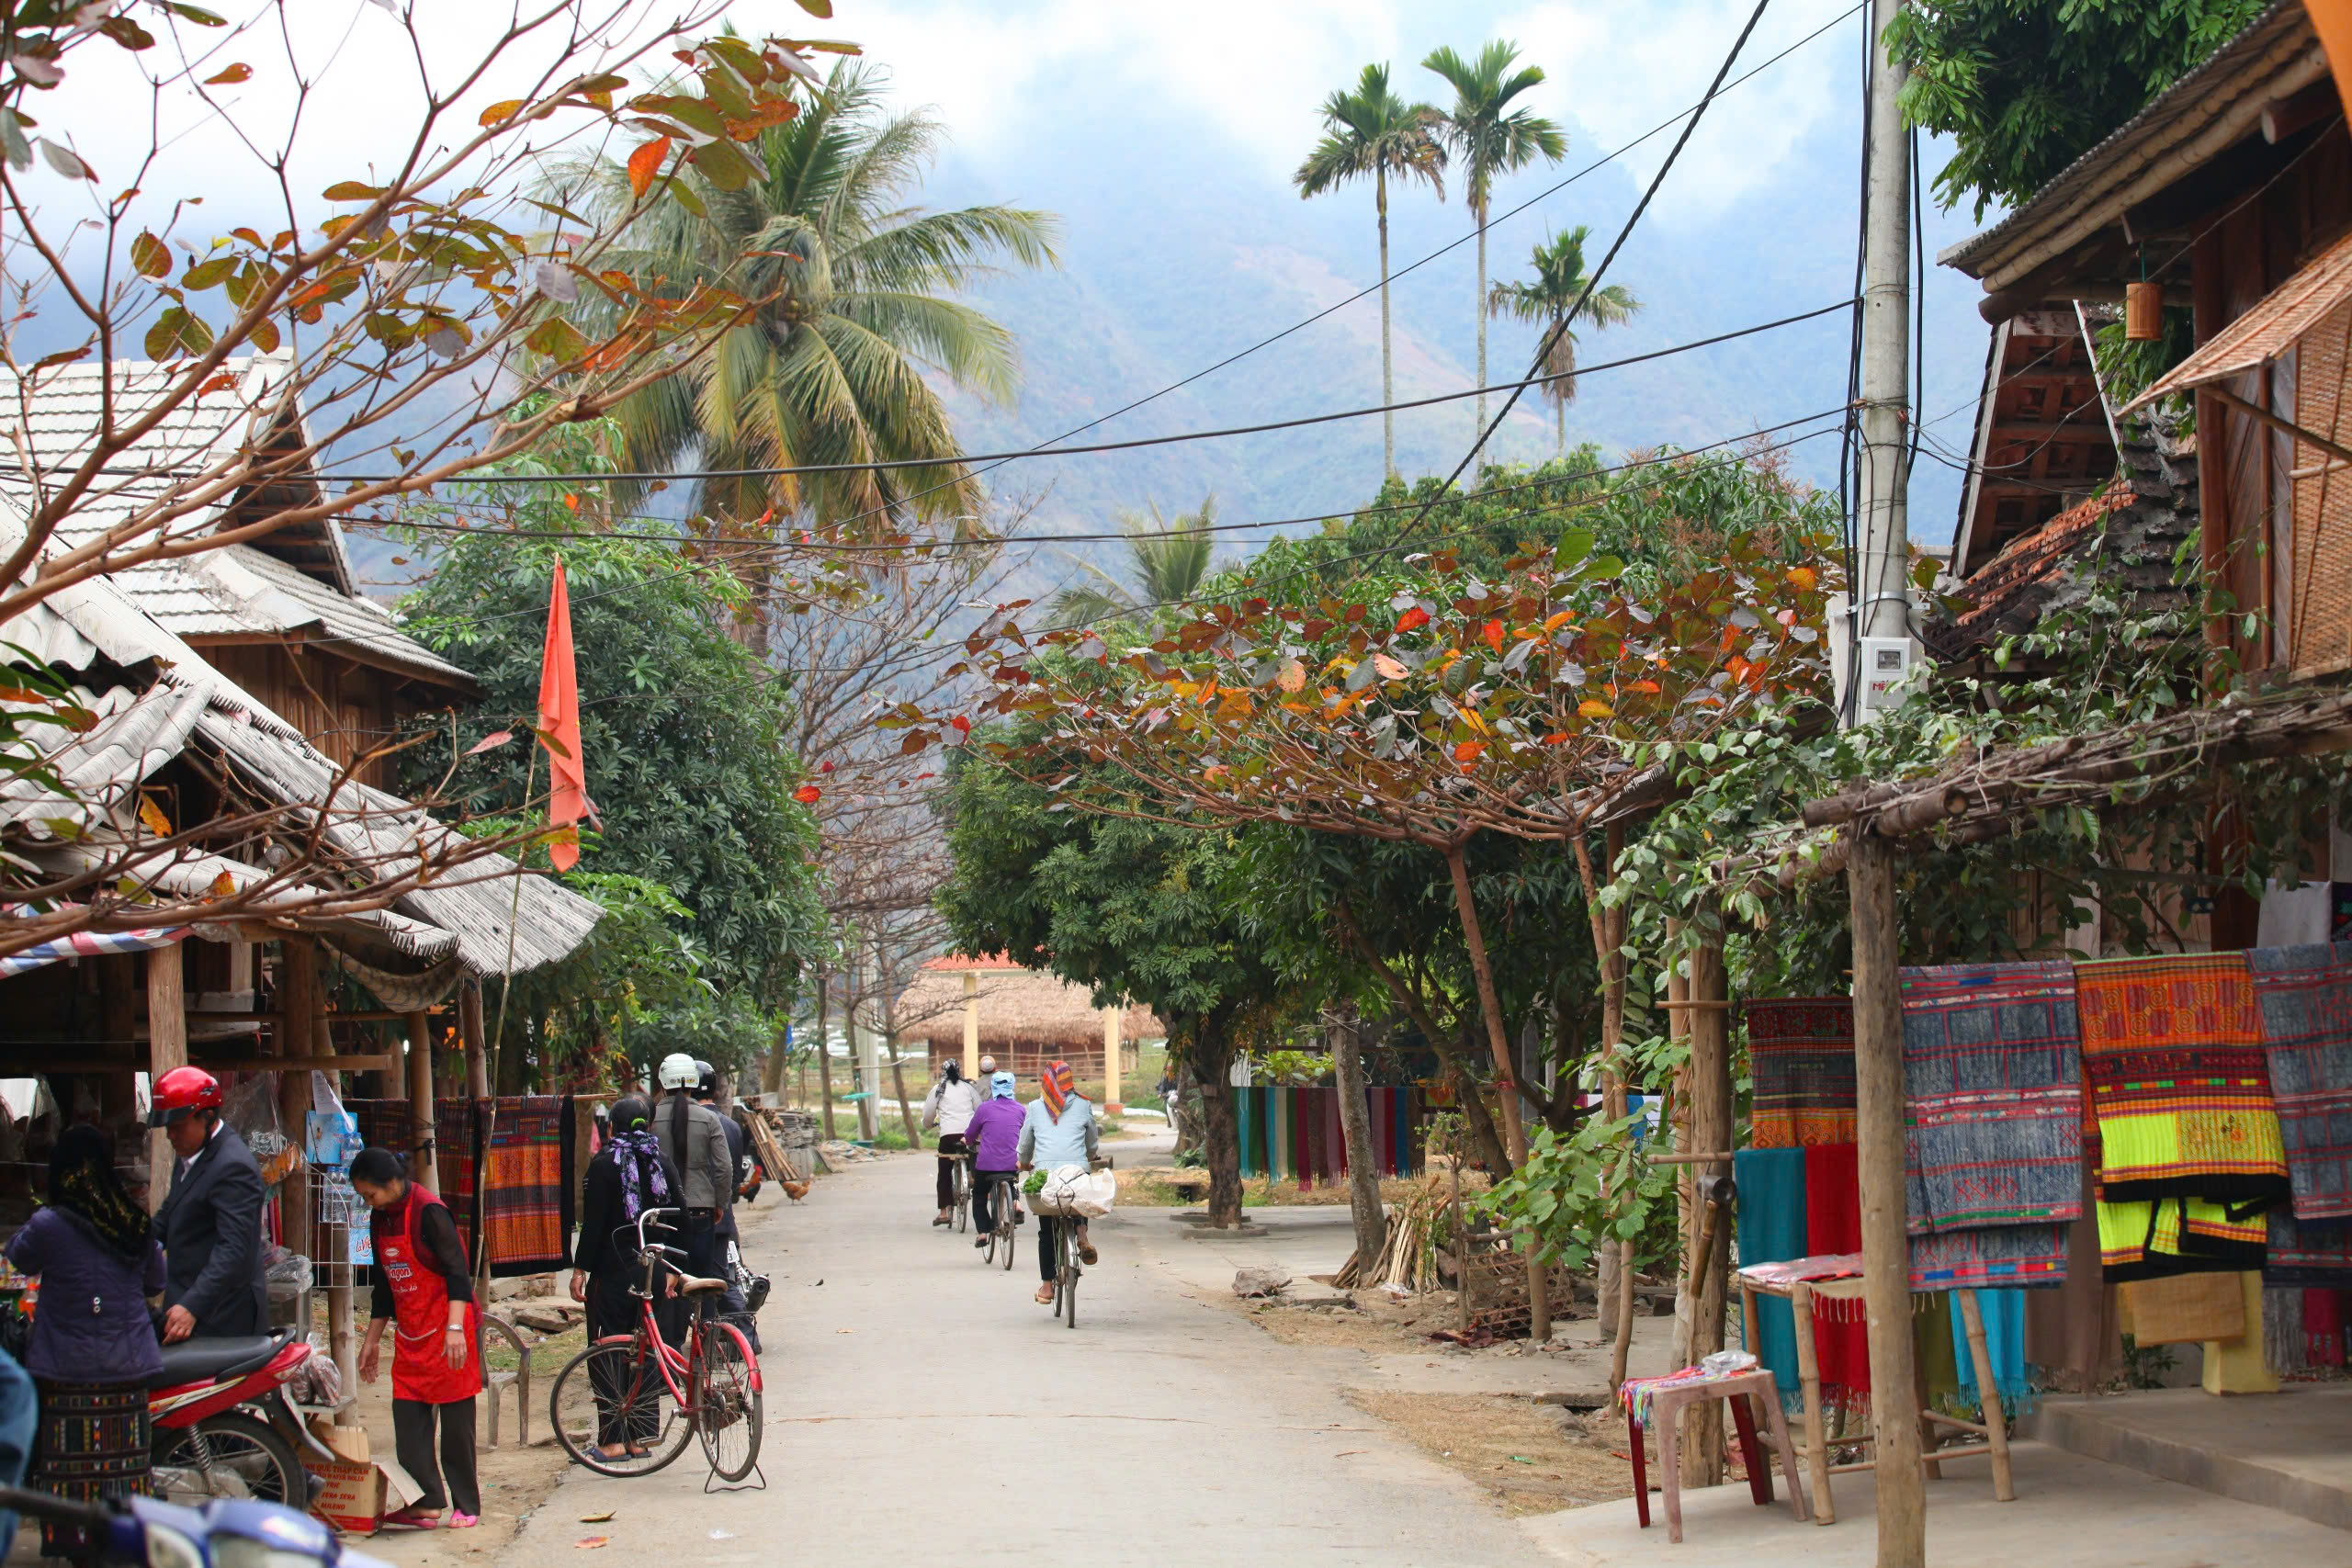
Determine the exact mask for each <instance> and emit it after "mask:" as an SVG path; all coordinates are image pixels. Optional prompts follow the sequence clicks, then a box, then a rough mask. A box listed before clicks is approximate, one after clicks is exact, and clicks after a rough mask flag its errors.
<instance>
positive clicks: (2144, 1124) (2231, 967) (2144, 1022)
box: [2075, 953, 2289, 1266]
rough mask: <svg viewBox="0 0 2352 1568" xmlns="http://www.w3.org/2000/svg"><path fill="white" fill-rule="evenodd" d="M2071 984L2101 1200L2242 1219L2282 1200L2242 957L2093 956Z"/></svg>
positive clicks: (2256, 1015)
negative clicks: (2228, 1212) (2168, 1201)
mask: <svg viewBox="0 0 2352 1568" xmlns="http://www.w3.org/2000/svg"><path fill="white" fill-rule="evenodd" d="M2075 992H2076V996H2077V998H2078V1000H2079V1003H2080V1010H2081V1020H2082V1038H2083V1077H2084V1083H2085V1087H2086V1089H2087V1090H2088V1092H2089V1094H2090V1096H2091V1103H2092V1110H2093V1113H2094V1114H2095V1115H2096V1116H2097V1117H2098V1130H2099V1144H2100V1168H2099V1192H2100V1196H2101V1197H2102V1198H2103V1199H2105V1200H2106V1201H2109V1202H2110V1203H2129V1202H2136V1201H2141V1200H2145V1199H2156V1198H2193V1199H2205V1200H2210V1201H2213V1202H2217V1203H2227V1204H2231V1205H2233V1207H2236V1208H2237V1209H2238V1210H2239V1211H2240V1213H2241V1214H2242V1215H2243V1214H2245V1213H2259V1212H2260V1211H2261V1210H2262V1209H2265V1208H2267V1207H2268V1206H2269V1205H2271V1204H2272V1203H2275V1202H2282V1201H2286V1200H2287V1198H2288V1196H2289V1189H2288V1182H2287V1154H2286V1149H2285V1147H2284V1146H2283V1145H2282V1144H2281V1142H2280V1139H2279V1131H2278V1111H2276V1110H2274V1109H2273V1108H2272V1104H2271V1099H2270V1067H2269V1064H2268V1062H2267V1059H2266V1056H2265V1055H2264V1050H2263V1043H2262V1024H2261V1015H2260V1011H2259V1010H2258V1009H2257V1008H2256V1005H2255V999H2254V980H2253V976H2252V974H2251V972H2250V971H2249V970H2248V969H2247V968H2246V961H2245V953H2171V954H2166V955H2164V956H2161V957H2155V958H2109V959H2101V960H2098V961H2096V962H2092V963H2086V964H2078V965H2076V966H2075ZM2257 1266H2258V1265H2257Z"/></svg>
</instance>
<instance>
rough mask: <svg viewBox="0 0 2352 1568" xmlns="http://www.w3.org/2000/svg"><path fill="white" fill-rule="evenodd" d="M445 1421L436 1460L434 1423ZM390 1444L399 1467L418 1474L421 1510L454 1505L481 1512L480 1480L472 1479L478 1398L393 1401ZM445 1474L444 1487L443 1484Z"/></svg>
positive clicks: (477, 1512)
mask: <svg viewBox="0 0 2352 1568" xmlns="http://www.w3.org/2000/svg"><path fill="white" fill-rule="evenodd" d="M436 1416H437V1417H439V1419H440V1423H441V1453H440V1460H439V1462H438V1463H435V1459H434V1452H433V1424H434V1420H435V1417H436ZM392 1448H393V1450H394V1451H395V1452H397V1453H398V1454H399V1455H400V1461H401V1469H402V1470H405V1471H407V1472H409V1474H411V1475H413V1476H414V1477H415V1478H416V1483H417V1484H418V1485H419V1486H422V1487H423V1488H424V1495H423V1496H422V1497H419V1498H418V1499H417V1500H416V1506H418V1507H420V1508H441V1507H454V1508H456V1509H457V1510H458V1512H459V1513H461V1514H473V1515H477V1516H479V1515H480V1514H481V1482H479V1481H478V1480H476V1479H475V1477H474V1402H473V1401H472V1400H470V1399H458V1400H452V1401H450V1402H449V1403H448V1404H425V1403H424V1401H423V1400H421V1399H395V1400H393V1401H392ZM445 1476H446V1477H447V1482H448V1485H447V1490H446V1491H445V1490H444V1489H443V1485H442V1482H443V1478H444V1477H445Z"/></svg>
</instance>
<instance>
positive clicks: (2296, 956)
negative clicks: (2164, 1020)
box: [2245, 942, 2352, 1220]
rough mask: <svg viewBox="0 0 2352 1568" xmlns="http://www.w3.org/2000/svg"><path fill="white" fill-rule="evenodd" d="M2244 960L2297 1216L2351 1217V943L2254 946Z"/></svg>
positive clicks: (2306, 1217) (2315, 1217)
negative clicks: (2258, 1017)
mask: <svg viewBox="0 0 2352 1568" xmlns="http://www.w3.org/2000/svg"><path fill="white" fill-rule="evenodd" d="M2245 961H2246V967H2247V968H2248V969H2250V970H2251V971H2252V972H2253V975H2254V993H2255V996H2256V998H2257V999H2258V1001H2259V1003H2260V1006H2261V1013H2262V1044H2263V1054H2264V1057H2265V1059H2266V1062H2267V1066H2268V1067H2269V1070H2270V1092H2271V1094H2272V1096H2273V1098H2274V1099H2275V1100H2277V1102H2278V1132H2279V1137H2280V1141H2281V1143H2282V1144H2283V1145H2284V1146H2285V1149H2286V1153H2287V1179H2288V1184H2289V1185H2290V1188H2291V1189H2292V1190H2293V1192H2294V1204H2295V1217H2296V1218H2297V1219H2300V1220H2330V1219H2345V1218H2352V942H2335V943H2325V942H2317V943H2312V944H2311V945H2309V946H2303V947H2263V948H2256V949H2255V950H2253V951H2252V952H2250V953H2247V954H2246V955H2245Z"/></svg>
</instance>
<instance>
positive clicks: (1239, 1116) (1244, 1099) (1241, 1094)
mask: <svg viewBox="0 0 2352 1568" xmlns="http://www.w3.org/2000/svg"><path fill="white" fill-rule="evenodd" d="M1226 1092H1227V1094H1229V1095H1231V1096H1232V1097H1233V1128H1234V1141H1235V1142H1236V1143H1238V1145H1240V1146H1241V1176H1242V1179H1244V1180H1247V1179H1250V1177H1253V1176H1255V1175H1257V1174H1258V1173H1259V1172H1260V1171H1261V1170H1263V1169H1265V1168H1266V1162H1265V1161H1264V1160H1263V1159H1261V1158H1260V1157H1259V1155H1258V1129H1257V1127H1256V1125H1255V1124H1254V1122H1253V1120H1252V1118H1253V1116H1254V1114H1255V1112H1256V1111H1257V1109H1258V1108H1257V1105H1256V1103H1255V1102H1254V1101H1253V1100H1252V1099H1251V1094H1250V1090H1249V1089H1227V1090H1226Z"/></svg>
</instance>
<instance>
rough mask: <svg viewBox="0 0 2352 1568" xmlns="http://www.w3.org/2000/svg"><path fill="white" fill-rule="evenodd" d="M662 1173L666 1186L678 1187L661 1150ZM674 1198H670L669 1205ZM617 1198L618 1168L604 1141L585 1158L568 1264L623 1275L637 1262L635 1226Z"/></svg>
mask: <svg viewBox="0 0 2352 1568" xmlns="http://www.w3.org/2000/svg"><path fill="white" fill-rule="evenodd" d="M662 1176H663V1177H664V1178H665V1179H667V1180H668V1181H669V1184H670V1190H671V1191H672V1192H673V1193H675V1192H676V1191H677V1190H678V1172H677V1168H676V1167H674V1166H673V1165H672V1164H671V1163H670V1156H669V1155H668V1154H667V1153H666V1152H665V1153H664V1154H663V1155H662ZM676 1202H677V1200H676V1198H674V1197H673V1198H672V1199H671V1203H672V1205H673V1206H674V1205H675V1204H676ZM626 1213H627V1209H626V1206H625V1205H624V1204H623V1203H622V1201H621V1168H620V1166H619V1165H618V1164H617V1163H616V1162H615V1160H614V1158H613V1148H612V1145H609V1144H607V1145H605V1147H604V1148H602V1149H600V1150H598V1151H597V1153H596V1157H595V1158H594V1159H592V1160H590V1161H589V1162H588V1175H587V1178H586V1179H585V1180H583V1181H582V1183H581V1192H580V1244H579V1245H578V1246H577V1247H573V1248H572V1249H571V1266H572V1267H573V1268H574V1269H580V1270H582V1272H584V1273H588V1274H595V1275H603V1276H608V1277H616V1278H622V1279H626V1278H627V1276H628V1271H629V1269H631V1268H632V1267H634V1266H635V1264H636V1262H637V1229H636V1227H635V1226H634V1225H633V1224H630V1223H629V1222H628V1219H627V1218H626Z"/></svg>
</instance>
